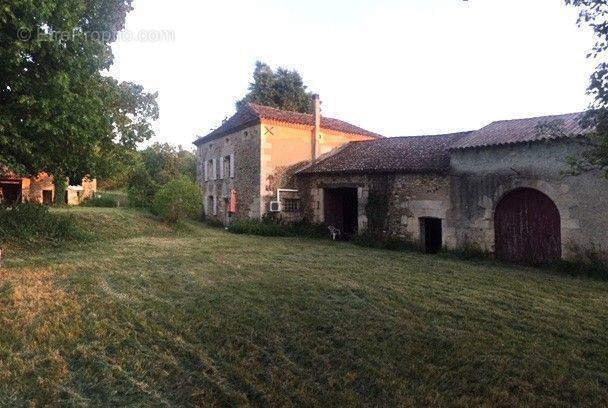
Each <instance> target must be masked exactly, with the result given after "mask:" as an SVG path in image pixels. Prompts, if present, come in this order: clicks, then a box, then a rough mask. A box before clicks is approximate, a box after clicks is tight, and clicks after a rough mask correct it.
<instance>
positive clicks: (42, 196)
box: [0, 164, 55, 205]
mask: <svg viewBox="0 0 608 408" xmlns="http://www.w3.org/2000/svg"><path fill="white" fill-rule="evenodd" d="M54 200H55V183H54V179H53V176H51V175H49V174H48V173H45V172H41V173H39V174H38V175H36V176H33V177H31V176H24V175H21V174H19V173H17V172H15V171H13V170H12V169H10V168H9V167H8V166H6V165H4V164H0V204H16V203H27V202H30V203H38V204H47V205H50V204H52V203H53V202H54Z"/></svg>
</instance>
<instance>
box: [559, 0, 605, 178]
mask: <svg viewBox="0 0 608 408" xmlns="http://www.w3.org/2000/svg"><path fill="white" fill-rule="evenodd" d="M565 2H566V4H568V5H572V6H574V7H578V8H579V18H578V24H579V26H582V25H588V26H590V27H591V28H592V29H593V31H594V33H595V35H596V37H597V41H596V43H595V45H594V46H593V49H592V51H591V53H590V54H589V57H590V58H598V57H599V56H601V55H605V53H606V51H607V50H608V2H607V1H606V0H565ZM588 92H589V93H590V94H591V95H593V96H594V97H595V100H594V102H593V104H592V106H591V107H590V109H589V111H588V112H587V114H586V115H585V117H584V118H583V122H582V124H583V126H584V127H587V128H593V129H595V131H594V135H593V136H592V138H591V144H592V145H593V147H592V148H591V149H589V150H588V151H586V152H585V153H584V154H583V155H582V157H580V158H575V160H574V161H573V163H572V164H573V165H574V168H575V170H577V171H579V172H581V171H588V170H592V169H600V170H602V171H604V173H605V175H606V177H608V63H606V62H601V63H600V64H599V65H598V66H597V68H596V70H595V72H594V73H593V75H591V83H590V85H589V88H588Z"/></svg>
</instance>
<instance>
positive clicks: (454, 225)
mask: <svg viewBox="0 0 608 408" xmlns="http://www.w3.org/2000/svg"><path fill="white" fill-rule="evenodd" d="M581 140H582V139H577V138H562V139H559V140H552V141H536V142H532V143H518V144H510V145H503V146H488V147H483V148H474V149H472V148H471V149H453V150H451V151H450V165H449V168H447V169H446V171H445V172H427V173H422V172H397V171H394V172H390V173H389V172H386V173H383V174H378V173H374V172H368V173H365V172H360V171H359V172H356V173H342V172H338V173H326V174H318V173H308V174H305V173H304V174H299V189H300V195H301V197H302V200H303V216H304V218H305V219H307V220H308V221H311V222H316V223H323V222H325V216H326V213H325V209H324V203H325V200H324V194H325V191H327V189H334V188H356V189H357V191H358V197H359V198H358V203H357V206H358V209H357V211H358V214H359V220H358V226H359V232H362V231H364V230H365V229H366V228H368V227H370V224H371V223H370V219H369V218H370V211H371V212H372V214H374V213H375V215H376V216H378V213H380V215H381V217H382V219H383V221H382V229H383V231H382V232H383V233H384V235H386V236H389V237H398V238H401V239H404V240H407V241H409V242H411V243H414V244H421V243H422V241H423V239H424V237H423V236H422V235H423V234H424V228H423V220H425V219H428V218H432V219H436V220H441V232H442V233H441V239H442V247H443V248H446V249H451V250H475V251H481V252H486V253H489V254H494V253H495V251H496V248H495V234H496V231H495V225H494V224H495V213H496V209H497V206H498V204H499V203H500V202H501V199H502V198H503V197H504V196H505V194H507V193H510V192H513V191H516V190H518V189H525V188H527V189H533V190H535V191H538V192H540V193H543V194H544V195H546V196H547V197H548V198H549V199H550V200H551V201H552V202H553V203H554V204H555V206H556V207H557V209H558V211H559V225H560V227H559V228H560V229H559V231H560V232H561V237H560V240H561V254H562V255H561V257H562V258H563V259H566V260H573V259H579V258H580V257H581V256H582V255H589V254H593V256H599V257H604V258H606V259H608V180H607V179H606V178H605V177H603V175H602V174H599V173H598V172H590V173H585V174H581V175H573V174H572V170H571V167H570V165H569V164H568V160H569V159H570V158H572V157H577V156H580V153H581V151H582V149H584V148H585V147H584V145H583V144H582V143H580V142H581ZM374 194H377V195H379V199H380V200H383V202H384V203H385V205H384V206H380V207H370V202H377V201H378V200H373V199H372V198H371V197H373V196H374ZM371 205H372V206H373V205H376V206H377V204H371ZM531 250H532V249H531Z"/></svg>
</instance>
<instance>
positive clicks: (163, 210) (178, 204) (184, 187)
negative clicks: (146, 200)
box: [152, 177, 203, 223]
mask: <svg viewBox="0 0 608 408" xmlns="http://www.w3.org/2000/svg"><path fill="white" fill-rule="evenodd" d="M202 207H203V199H202V195H201V192H200V190H199V188H198V186H197V185H196V184H195V183H193V182H192V181H190V180H189V179H188V178H186V177H182V178H180V179H177V180H172V181H169V182H168V183H167V184H165V185H164V186H162V187H161V188H160V190H158V192H157V193H156V195H155V197H154V202H153V203H152V213H153V214H155V215H158V216H160V217H161V218H162V219H163V220H165V221H168V222H172V223H175V222H178V221H182V220H184V219H187V218H190V219H195V218H197V217H199V216H200V214H201V211H202Z"/></svg>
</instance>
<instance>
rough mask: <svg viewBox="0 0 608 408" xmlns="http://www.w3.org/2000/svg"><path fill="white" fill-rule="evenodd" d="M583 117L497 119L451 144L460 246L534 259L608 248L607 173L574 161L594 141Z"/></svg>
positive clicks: (457, 243) (514, 258)
mask: <svg viewBox="0 0 608 408" xmlns="http://www.w3.org/2000/svg"><path fill="white" fill-rule="evenodd" d="M581 117H582V114H581V113H577V114H569V115H560V116H549V117H541V118H531V119H521V120H508V121H499V122H495V123H492V124H490V125H488V126H486V127H485V128H483V129H481V130H478V131H476V132H473V133H471V134H469V135H468V136H466V137H464V138H463V139H461V140H460V141H458V142H457V143H455V144H454V145H453V147H452V149H451V151H450V157H451V175H450V179H451V182H450V189H451V193H450V195H451V202H452V214H451V217H452V219H453V223H454V226H455V231H456V241H455V243H454V247H455V248H475V249H479V250H482V251H486V252H489V253H493V254H495V255H496V257H497V258H500V259H503V260H507V261H516V262H531V263H543V262H549V261H554V260H558V259H574V258H577V257H579V256H584V255H585V254H600V255H602V256H606V254H608V180H607V179H606V178H604V177H603V174H601V173H600V172H598V171H595V172H589V173H585V174H581V175H573V174H572V170H571V166H570V165H569V160H571V158H573V157H580V155H581V153H582V152H583V151H584V150H585V149H587V148H588V144H587V143H586V142H587V140H588V139H587V137H586V133H587V131H586V130H584V129H581V128H580V125H579V123H580V120H581Z"/></svg>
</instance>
